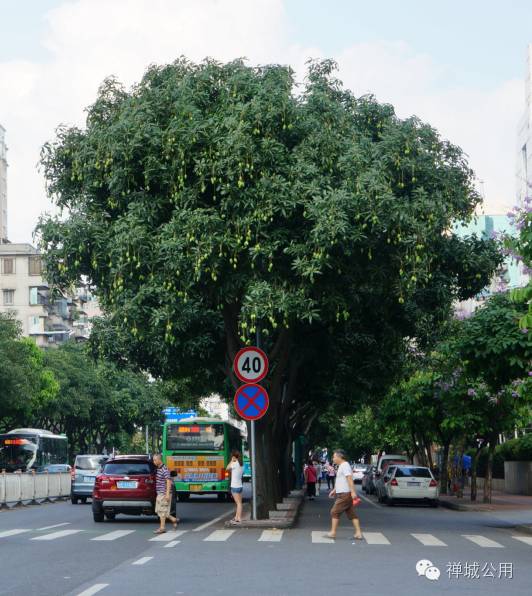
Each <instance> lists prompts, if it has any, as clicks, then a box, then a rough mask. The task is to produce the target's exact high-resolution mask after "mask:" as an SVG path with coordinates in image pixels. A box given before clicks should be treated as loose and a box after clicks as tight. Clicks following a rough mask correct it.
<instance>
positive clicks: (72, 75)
mask: <svg viewBox="0 0 532 596" xmlns="http://www.w3.org/2000/svg"><path fill="white" fill-rule="evenodd" d="M284 4H285V2H284V1H283V0H253V2H249V0H201V1H199V0H179V1H175V0H113V2H109V1H108V0H75V1H69V2H65V3H64V4H62V5H60V6H59V7H58V8H56V9H55V10H52V11H51V12H49V13H48V15H47V19H46V23H47V29H46V31H45V34H44V37H43V40H42V44H43V47H44V48H45V49H46V50H47V54H45V55H43V59H42V60H41V61H39V62H35V63H31V62H27V61H26V62H20V61H19V62H3V63H2V62H0V122H1V123H2V124H3V125H4V126H5V128H6V129H7V135H8V136H7V140H8V144H9V163H10V168H9V173H8V184H9V189H8V200H9V235H10V239H11V240H13V241H28V240H30V238H31V231H32V230H33V228H34V226H35V224H36V221H37V218H38V216H39V214H40V213H41V212H43V211H45V210H49V209H50V208H51V206H50V203H49V201H48V199H47V198H46V196H45V192H44V181H43V179H42V177H41V176H40V175H39V174H38V173H37V170H36V164H37V162H38V158H39V151H40V147H41V146H42V144H43V143H44V142H45V141H46V140H49V139H51V138H53V130H54V128H55V127H56V126H57V125H58V124H59V123H63V122H64V123H67V124H78V125H79V124H82V123H83V119H84V112H83V110H84V108H85V107H86V106H87V105H89V104H90V103H91V102H92V101H93V100H94V97H95V94H96V90H97V88H98V85H99V84H100V83H101V81H102V80H103V79H104V78H105V77H106V76H108V75H110V74H114V75H116V76H117V77H118V78H119V79H120V80H122V81H123V82H124V83H125V84H127V85H129V84H131V83H133V82H134V81H137V80H139V79H140V77H141V76H142V74H143V72H144V70H145V68H146V66H147V65H148V64H150V63H165V62H170V61H172V60H174V59H175V58H176V57H178V56H179V55H181V54H184V55H186V56H187V57H188V58H190V59H192V60H201V59H203V58H204V57H206V56H212V57H214V58H216V59H219V60H222V61H225V60H231V59H233V58H236V57H243V56H245V57H247V58H249V60H250V62H251V63H267V62H281V63H290V64H292V65H293V66H294V67H295V68H296V70H297V71H298V74H301V73H302V71H303V68H304V62H305V60H306V59H307V58H308V57H317V56H322V55H323V54H324V52H323V50H322V49H320V48H319V47H318V48H305V47H302V46H301V45H300V44H298V43H297V40H295V41H294V40H293V39H292V35H291V29H290V23H289V22H288V19H287V15H286V13H285V10H284ZM333 57H334V56H333ZM336 58H337V59H338V61H339V64H340V67H341V72H340V76H341V77H342V78H343V79H344V81H345V83H346V85H348V86H350V87H351V88H352V89H353V91H354V92H355V93H356V94H362V93H366V92H368V91H371V92H373V93H375V94H376V95H377V97H378V98H379V99H380V100H383V101H389V102H391V103H393V104H394V105H395V106H396V108H397V112H398V114H399V115H400V116H407V115H410V114H413V113H415V114H417V115H419V116H420V117H421V118H422V119H424V120H427V121H429V122H431V123H432V124H433V125H434V126H436V127H437V128H439V129H440V130H441V132H442V134H443V135H444V136H446V137H448V138H449V139H450V140H452V141H453V142H456V143H458V144H460V145H461V146H463V148H464V149H465V150H466V152H467V153H468V154H469V155H470V159H471V164H472V166H473V167H474V168H475V170H476V171H477V174H478V177H479V178H480V179H483V180H484V181H485V188H486V193H487V203H488V207H487V211H494V210H497V211H500V210H501V209H503V206H502V205H503V204H511V203H512V202H513V196H514V177H513V176H514V167H513V164H514V155H515V151H514V145H515V129H516V122H517V118H518V116H519V115H520V109H521V105H522V103H521V102H522V99H521V96H522V95H523V94H522V91H521V88H522V83H520V82H518V81H508V82H506V83H504V84H503V85H501V86H500V87H499V88H495V89H492V90H488V91H481V90H478V89H475V88H472V87H471V88H470V87H468V88H456V89H449V88H448V85H447V84H446V81H447V80H450V78H449V77H448V75H449V73H448V72H447V71H446V69H445V66H444V65H437V64H435V63H434V62H433V60H432V59H431V57H430V56H428V55H425V54H416V53H415V52H413V51H412V49H411V48H410V47H409V46H408V45H407V44H405V43H403V42H392V41H382V42H375V43H365V44H361V43H354V44H351V45H350V46H349V47H346V48H345V50H344V51H342V52H341V53H340V54H339V55H338V56H336Z"/></svg>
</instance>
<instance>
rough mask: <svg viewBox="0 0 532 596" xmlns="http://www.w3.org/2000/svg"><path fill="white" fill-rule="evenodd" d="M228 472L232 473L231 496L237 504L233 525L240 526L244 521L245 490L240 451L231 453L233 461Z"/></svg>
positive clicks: (228, 467)
mask: <svg viewBox="0 0 532 596" xmlns="http://www.w3.org/2000/svg"><path fill="white" fill-rule="evenodd" d="M226 470H227V471H228V472H231V494H232V495H233V500H234V501H235V504H236V512H235V517H233V519H232V520H231V523H236V524H239V523H240V522H241V521H242V491H243V490H244V487H243V484H242V475H243V473H244V466H243V465H242V454H241V453H240V451H237V450H234V451H232V452H231V461H230V462H229V464H228V465H227V468H226Z"/></svg>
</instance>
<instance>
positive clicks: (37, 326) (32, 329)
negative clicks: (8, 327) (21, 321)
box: [28, 317, 42, 335]
mask: <svg viewBox="0 0 532 596" xmlns="http://www.w3.org/2000/svg"><path fill="white" fill-rule="evenodd" d="M28 327H29V330H28V332H29V334H30V335H36V334H39V333H41V332H42V330H41V318H40V317H28Z"/></svg>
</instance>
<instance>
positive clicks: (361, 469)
mask: <svg viewBox="0 0 532 596" xmlns="http://www.w3.org/2000/svg"><path fill="white" fill-rule="evenodd" d="M368 468H369V466H367V465H366V464H355V465H354V466H353V480H354V481H355V482H362V478H364V473H365V472H366V470H367V469H368Z"/></svg>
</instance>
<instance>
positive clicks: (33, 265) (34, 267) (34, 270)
mask: <svg viewBox="0 0 532 596" xmlns="http://www.w3.org/2000/svg"><path fill="white" fill-rule="evenodd" d="M28 263H29V274H30V275H41V273H42V263H41V257H29V258H28Z"/></svg>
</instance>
